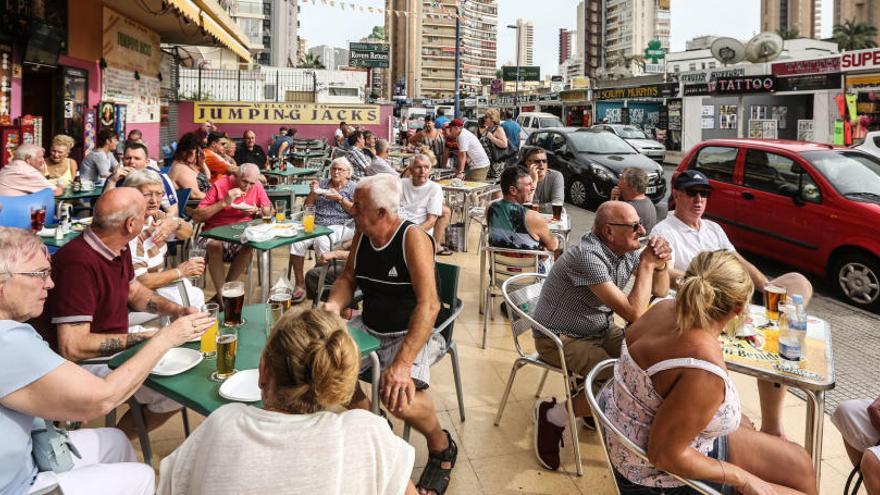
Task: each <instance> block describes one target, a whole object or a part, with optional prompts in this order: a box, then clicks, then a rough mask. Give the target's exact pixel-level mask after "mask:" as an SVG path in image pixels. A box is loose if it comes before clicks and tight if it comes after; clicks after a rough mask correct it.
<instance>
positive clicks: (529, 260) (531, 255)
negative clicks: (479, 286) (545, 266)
mask: <svg viewBox="0 0 880 495" xmlns="http://www.w3.org/2000/svg"><path fill="white" fill-rule="evenodd" d="M484 249H485V250H486V256H488V259H489V273H490V276H491V281H492V283H493V284H494V285H496V286H500V285H501V284H502V283H504V281H505V280H507V279H508V278H510V277H512V276H514V275H519V274H521V273H537V272H538V269H539V266H540V263H541V259H542V258H547V259H550V258H552V257H553V253H551V252H550V251H538V250H531V249H510V248H500V247H493V246H486V247H485V248H484Z"/></svg>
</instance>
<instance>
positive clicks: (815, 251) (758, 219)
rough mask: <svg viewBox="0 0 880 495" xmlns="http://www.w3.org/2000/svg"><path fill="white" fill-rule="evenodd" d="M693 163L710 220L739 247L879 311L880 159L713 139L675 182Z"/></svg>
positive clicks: (818, 147) (692, 155) (801, 145)
mask: <svg viewBox="0 0 880 495" xmlns="http://www.w3.org/2000/svg"><path fill="white" fill-rule="evenodd" d="M691 168H693V169H697V170H700V171H702V172H703V173H705V174H706V176H707V177H709V182H710V183H711V184H712V187H713V188H714V190H713V191H712V197H711V199H709V202H708V206H707V209H706V214H705V216H706V218H709V219H711V220H714V221H716V222H718V223H719V224H720V225H721V226H722V227H723V228H724V231H725V232H726V233H727V236H728V237H729V238H730V241H731V242H732V243H733V244H734V245H735V246H736V247H737V249H742V250H744V251H750V252H753V253H758V254H760V255H763V256H766V257H767V258H771V259H774V260H776V261H779V262H782V263H785V264H788V265H791V266H794V267H796V268H797V269H799V270H801V271H804V272H809V273H814V274H817V275H822V276H827V277H828V279H829V281H830V282H831V283H832V285H833V286H834V287H835V289H837V290H838V291H839V292H840V294H841V295H842V296H843V297H844V299H845V300H846V301H847V302H849V303H851V304H853V305H855V306H858V307H861V308H865V309H868V310H871V311H874V312H880V228H878V226H880V159H878V158H876V157H874V156H872V155H869V154H867V153H864V152H861V151H858V150H854V149H847V148H834V147H832V146H830V145H823V144H816V143H806V142H800V141H784V140H758V139H712V140H708V141H703V142H701V143H700V144H698V145H697V146H695V147H694V148H693V149H692V150H691V151H690V152H689V153H688V154H687V156H685V158H684V159H683V160H682V161H681V163H680V164H679V165H678V168H677V169H676V171H675V173H673V175H672V181H673V182H674V181H675V178H676V176H677V175H678V174H679V173H681V172H682V171H683V170H687V169H691ZM673 208H674V206H673V205H672V204H671V201H670V211H672V209H673Z"/></svg>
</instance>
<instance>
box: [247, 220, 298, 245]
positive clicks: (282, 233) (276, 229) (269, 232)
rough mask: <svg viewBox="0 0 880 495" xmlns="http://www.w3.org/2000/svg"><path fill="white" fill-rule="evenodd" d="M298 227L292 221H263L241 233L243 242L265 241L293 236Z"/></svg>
mask: <svg viewBox="0 0 880 495" xmlns="http://www.w3.org/2000/svg"><path fill="white" fill-rule="evenodd" d="M296 234H297V227H296V225H294V224H292V223H261V224H258V225H251V226H248V227H247V228H245V229H244V232H242V234H241V241H242V242H264V241H268V240H269V239H274V238H276V237H293V236H295V235H296Z"/></svg>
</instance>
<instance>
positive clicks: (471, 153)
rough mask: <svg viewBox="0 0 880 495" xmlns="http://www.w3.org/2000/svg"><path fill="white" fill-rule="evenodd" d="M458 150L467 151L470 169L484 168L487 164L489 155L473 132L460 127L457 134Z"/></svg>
mask: <svg viewBox="0 0 880 495" xmlns="http://www.w3.org/2000/svg"><path fill="white" fill-rule="evenodd" d="M458 150H459V151H464V152H465V153H467V156H468V158H470V163H471V167H470V168H471V169H476V168H486V167H488V166H489V156H488V155H486V150H485V149H483V145H482V144H480V140H479V139H477V136H476V135H474V133H473V132H471V131H469V130H467V129H464V128H462V129H461V134H459V135H458Z"/></svg>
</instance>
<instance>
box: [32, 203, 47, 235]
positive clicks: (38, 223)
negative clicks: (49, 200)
mask: <svg viewBox="0 0 880 495" xmlns="http://www.w3.org/2000/svg"><path fill="white" fill-rule="evenodd" d="M45 224H46V207H45V206H42V205H38V206H31V230H33V231H34V232H39V231H41V230H43V226H44V225H45Z"/></svg>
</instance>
